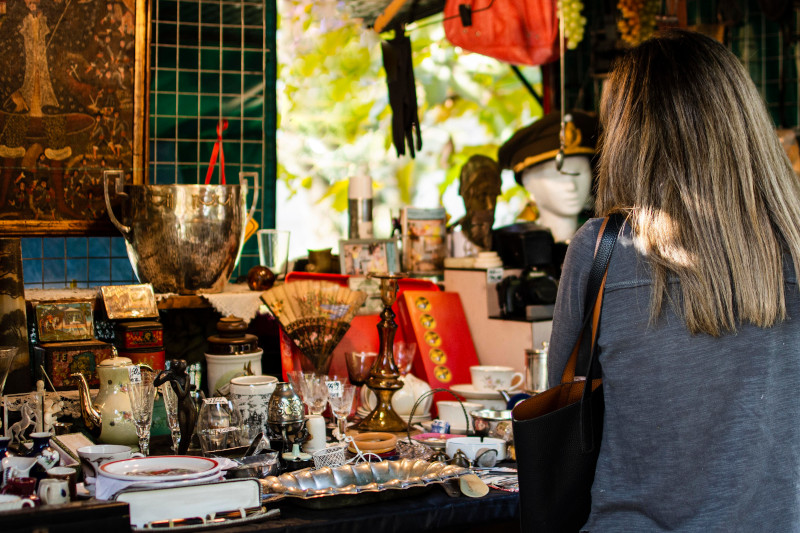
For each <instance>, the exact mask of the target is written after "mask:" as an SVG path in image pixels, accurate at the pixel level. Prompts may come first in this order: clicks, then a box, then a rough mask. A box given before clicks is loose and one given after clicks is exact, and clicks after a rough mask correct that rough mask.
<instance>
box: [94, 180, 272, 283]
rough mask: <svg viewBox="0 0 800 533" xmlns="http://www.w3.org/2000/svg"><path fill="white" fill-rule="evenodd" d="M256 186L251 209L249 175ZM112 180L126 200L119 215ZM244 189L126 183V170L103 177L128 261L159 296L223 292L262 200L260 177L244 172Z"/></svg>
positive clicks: (140, 277) (107, 199) (237, 186)
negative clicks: (112, 195) (111, 194)
mask: <svg viewBox="0 0 800 533" xmlns="http://www.w3.org/2000/svg"><path fill="white" fill-rule="evenodd" d="M248 175H250V176H252V177H253V185H254V187H255V189H254V193H253V201H252V204H251V208H250V211H249V212H248V210H247V205H246V202H247V200H246V198H247V188H248V183H247V176H248ZM109 180H113V182H114V189H115V191H116V194H117V195H118V196H120V197H122V199H123V201H122V211H121V213H122V214H121V216H120V218H121V219H122V222H120V220H118V219H117V217H116V216H115V215H114V211H113V210H112V208H111V201H110V197H109V190H108V189H109V187H108V182H109ZM239 181H240V185H177V184H176V185H125V183H124V178H123V174H122V172H121V171H117V170H112V171H106V172H105V173H104V175H103V188H104V192H105V201H106V208H107V209H108V215H109V217H110V218H111V222H112V223H113V224H114V225H115V226H116V227H117V229H118V230H119V231H120V232H121V233H122V235H123V237H125V244H126V247H127V250H128V258H129V259H130V261H131V265H132V266H133V270H134V272H136V277H137V278H139V281H140V282H141V283H151V284H152V285H153V289H154V290H155V291H156V292H162V293H165V292H172V293H178V294H199V293H213V292H221V291H222V289H223V287H224V285H225V281H226V280H227V279H228V278H229V277H230V275H231V272H232V271H233V268H234V266H235V264H236V262H237V261H238V258H239V254H240V253H241V248H242V245H243V244H244V233H245V227H246V225H247V219H248V218H249V217H252V215H253V213H254V211H255V208H256V205H257V201H258V185H257V174H256V173H255V172H242V173H240V174H239Z"/></svg>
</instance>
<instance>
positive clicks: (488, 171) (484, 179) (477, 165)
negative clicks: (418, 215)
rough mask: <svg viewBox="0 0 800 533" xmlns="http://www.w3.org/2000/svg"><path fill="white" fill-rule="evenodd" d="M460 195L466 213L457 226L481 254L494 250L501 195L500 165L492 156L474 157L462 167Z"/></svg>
mask: <svg viewBox="0 0 800 533" xmlns="http://www.w3.org/2000/svg"><path fill="white" fill-rule="evenodd" d="M458 193H459V194H460V195H461V197H462V198H463V199H464V208H465V209H466V214H465V215H464V216H463V217H462V218H461V219H459V220H458V221H457V222H456V223H455V224H453V227H455V226H460V227H461V232H462V233H463V235H464V237H466V238H467V239H468V240H469V242H471V243H472V244H473V245H475V246H477V247H478V249H479V250H478V251H481V250H490V249H491V248H492V225H493V224H494V210H495V207H496V206H497V197H498V196H499V195H500V193H501V179H500V166H499V165H498V164H497V162H496V161H495V160H494V159H492V158H491V157H486V156H485V155H473V156H472V157H470V158H469V160H468V161H467V162H466V163H465V164H464V166H463V167H461V183H460V185H459V188H458ZM469 255H472V254H469Z"/></svg>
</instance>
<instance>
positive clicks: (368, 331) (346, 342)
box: [280, 272, 477, 381]
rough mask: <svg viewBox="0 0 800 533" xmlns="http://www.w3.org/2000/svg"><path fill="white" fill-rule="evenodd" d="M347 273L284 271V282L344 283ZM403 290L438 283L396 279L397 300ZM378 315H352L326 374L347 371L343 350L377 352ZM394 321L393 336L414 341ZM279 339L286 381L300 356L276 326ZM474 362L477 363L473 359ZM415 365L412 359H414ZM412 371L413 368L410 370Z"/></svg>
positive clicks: (421, 289)
mask: <svg viewBox="0 0 800 533" xmlns="http://www.w3.org/2000/svg"><path fill="white" fill-rule="evenodd" d="M349 278H350V276H347V275H344V274H315V273H313V272H289V273H288V274H286V281H285V283H291V282H293V281H300V280H316V281H331V282H334V283H338V284H339V285H341V286H343V287H347V280H348V279H349ZM407 290H413V291H416V292H438V291H439V287H438V286H437V285H436V284H435V283H433V282H431V281H428V280H421V279H412V278H404V279H401V280H400V281H399V282H398V289H397V302H400V299H401V297H402V294H403V293H404V292H405V291H407ZM392 310H393V311H394V312H395V315H397V316H399V313H398V310H399V309H398V303H395V304H394V305H393V306H392ZM380 320H381V319H380V316H379V315H361V316H356V317H354V318H353V321H352V322H351V323H350V329H349V330H347V333H345V335H344V337H343V338H342V340H341V342H339V345H338V346H336V348H335V349H334V350H333V360H332V362H331V368H330V372H329V374H339V375H344V376H346V375H347V365H346V363H345V361H344V353H345V352H377V351H378V348H379V342H378V323H379V322H380ZM395 321H397V322H398V328H397V332H396V333H395V337H394V340H395V342H397V341H401V340H404V341H407V342H409V341H410V342H416V341H414V334H413V332H411V333H409V332H406V331H404V328H403V326H402V325H401V324H400V322H399V321H398V320H397V319H395ZM280 342H281V367H282V370H283V380H284V381H288V375H287V373H288V372H291V371H292V370H299V369H300V357H302V354H301V352H300V350H299V349H298V348H297V346H296V345H295V343H294V341H292V339H290V338H289V336H288V335H286V332H285V331H284V330H283V328H281V329H280ZM475 364H477V363H475ZM414 365H415V367H416V365H417V363H416V360H415V363H414ZM412 372H413V373H414V374H416V370H412ZM416 375H417V377H419V378H421V379H426V378H425V374H416Z"/></svg>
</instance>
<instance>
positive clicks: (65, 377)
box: [37, 339, 111, 390]
mask: <svg viewBox="0 0 800 533" xmlns="http://www.w3.org/2000/svg"><path fill="white" fill-rule="evenodd" d="M37 352H40V355H41V357H42V359H43V360H44V366H45V369H46V370H47V374H48V375H49V376H50V379H51V380H52V381H53V386H55V388H56V389H57V390H68V389H74V388H75V383H74V382H73V379H72V378H70V377H69V376H70V374H72V373H74V372H80V373H81V374H83V375H84V376H85V377H86V381H87V382H88V384H89V387H90V388H95V387H99V386H100V382H99V381H98V379H97V371H96V368H97V364H98V363H100V361H103V360H104V359H106V358H108V357H111V345H110V344H109V343H107V342H102V341H98V340H95V339H92V340H87V341H76V342H58V343H56V342H52V343H44V344H40V345H38V346H37ZM41 352H43V353H41Z"/></svg>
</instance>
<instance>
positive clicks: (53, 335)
mask: <svg viewBox="0 0 800 533" xmlns="http://www.w3.org/2000/svg"><path fill="white" fill-rule="evenodd" d="M36 331H37V333H38V334H39V342H54V341H55V342H62V341H83V340H87V339H92V338H94V316H93V314H92V304H91V302H46V303H39V304H36Z"/></svg>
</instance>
